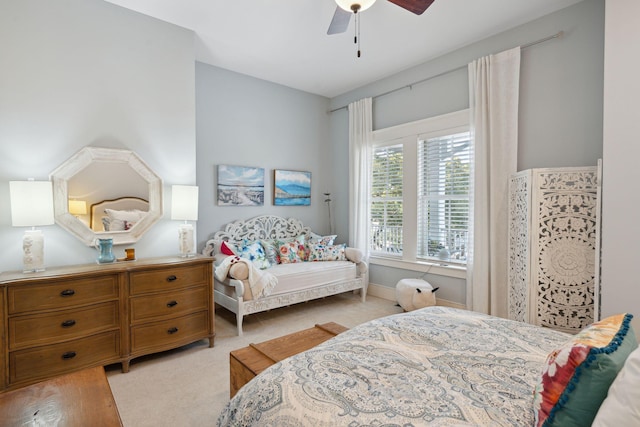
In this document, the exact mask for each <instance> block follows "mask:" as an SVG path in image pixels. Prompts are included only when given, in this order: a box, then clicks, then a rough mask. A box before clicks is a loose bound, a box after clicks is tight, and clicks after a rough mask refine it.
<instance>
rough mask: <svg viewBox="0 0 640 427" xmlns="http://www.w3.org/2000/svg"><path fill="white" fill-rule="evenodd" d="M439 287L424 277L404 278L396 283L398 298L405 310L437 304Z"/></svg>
mask: <svg viewBox="0 0 640 427" xmlns="http://www.w3.org/2000/svg"><path fill="white" fill-rule="evenodd" d="M437 290H438V288H435V289H434V288H433V286H431V285H430V284H429V282H427V281H425V280H422V279H402V280H400V281H399V282H398V283H397V284H396V300H397V301H398V304H400V307H402V308H403V309H404V310H405V311H412V310H416V309H418V308H424V307H430V306H432V305H436V294H435V292H436V291H437Z"/></svg>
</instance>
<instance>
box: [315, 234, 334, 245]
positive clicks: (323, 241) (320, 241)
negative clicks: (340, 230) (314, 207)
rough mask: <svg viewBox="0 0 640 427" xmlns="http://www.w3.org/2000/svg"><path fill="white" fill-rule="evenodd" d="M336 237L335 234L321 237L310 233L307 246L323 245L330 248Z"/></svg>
mask: <svg viewBox="0 0 640 427" xmlns="http://www.w3.org/2000/svg"><path fill="white" fill-rule="evenodd" d="M336 237H338V235H337V234H332V235H329V236H321V235H319V234H316V233H314V232H311V237H310V238H309V244H317V245H325V246H331V245H333V241H334V240H335V239H336Z"/></svg>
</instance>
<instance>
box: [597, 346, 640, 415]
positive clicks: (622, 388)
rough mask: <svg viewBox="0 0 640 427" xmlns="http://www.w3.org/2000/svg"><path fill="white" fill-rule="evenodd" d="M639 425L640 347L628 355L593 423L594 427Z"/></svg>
mask: <svg viewBox="0 0 640 427" xmlns="http://www.w3.org/2000/svg"><path fill="white" fill-rule="evenodd" d="M637 426H640V347H638V348H636V349H635V350H634V351H633V353H631V354H630V355H629V357H627V361H626V362H624V366H623V367H622V370H621V371H620V372H619V373H618V376H617V377H616V379H615V380H614V381H613V384H611V387H609V393H608V394H607V398H606V399H605V400H604V402H602V405H601V406H600V409H599V410H598V413H597V414H596V418H595V420H593V424H592V427H637Z"/></svg>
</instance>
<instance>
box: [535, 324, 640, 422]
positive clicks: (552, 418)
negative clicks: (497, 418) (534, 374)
mask: <svg viewBox="0 0 640 427" xmlns="http://www.w3.org/2000/svg"><path fill="white" fill-rule="evenodd" d="M632 317H633V316H632V315H631V314H619V315H616V316H611V317H608V318H606V319H603V320H601V321H599V322H596V323H593V324H592V325H590V326H588V327H586V328H585V329H583V330H582V331H581V332H579V333H578V334H577V335H575V336H574V337H573V338H572V339H571V340H570V341H568V342H567V343H565V344H564V345H563V346H562V347H560V348H558V349H556V350H554V351H553V352H551V353H550V354H549V356H547V361H546V363H545V366H544V368H543V372H542V375H541V378H540V382H539V383H538V385H537V386H536V390H535V395H534V402H533V405H534V406H533V409H534V412H535V419H536V425H537V426H538V427H540V426H545V427H551V426H561V427H565V426H590V425H591V423H592V422H593V419H594V417H595V415H596V413H597V412H598V408H600V405H601V404H602V401H603V400H604V399H605V397H606V396H607V391H608V390H609V386H610V385H611V383H612V382H613V380H614V379H615V377H616V375H617V374H618V372H619V371H620V369H621V368H622V366H623V365H624V363H625V360H626V359H627V356H629V354H630V353H631V352H632V351H633V350H634V349H635V348H636V347H637V346H638V343H637V341H636V337H635V333H634V331H633V327H631V325H630V321H631V318H632Z"/></svg>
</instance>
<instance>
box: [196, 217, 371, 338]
mask: <svg viewBox="0 0 640 427" xmlns="http://www.w3.org/2000/svg"><path fill="white" fill-rule="evenodd" d="M300 235H305V236H310V235H311V229H310V228H309V227H306V226H304V225H303V224H302V222H301V221H299V220H298V219H295V218H288V219H286V218H282V217H278V216H272V215H264V216H258V217H255V218H251V219H248V220H238V221H235V222H232V223H229V224H227V225H226V226H225V227H224V230H222V231H218V232H216V233H214V234H213V238H212V239H210V240H208V241H207V243H206V245H205V247H204V249H203V251H202V253H203V254H205V255H209V256H215V257H216V261H215V263H216V265H217V266H218V265H220V263H221V260H222V258H224V257H225V255H222V254H221V253H220V244H221V242H222V241H227V242H230V243H232V244H234V245H242V244H243V243H244V242H247V241H250V242H255V241H263V240H274V239H277V240H287V239H293V238H296V237H297V236H300ZM345 253H346V257H347V260H346V261H324V262H299V263H293V264H277V265H273V266H272V267H270V268H268V269H267V270H265V271H267V272H269V273H271V274H273V275H274V276H275V277H276V278H277V282H278V283H277V285H276V286H275V288H273V290H271V291H270V293H269V294H268V295H266V296H261V297H259V298H254V297H253V295H252V293H251V289H250V286H249V283H248V281H247V280H237V279H233V278H231V277H226V279H224V280H222V281H221V280H218V278H217V277H215V275H214V298H215V302H216V303H217V304H219V305H221V306H222V307H224V308H226V309H228V310H230V311H231V312H233V313H235V314H236V322H237V328H238V335H242V320H243V317H244V316H246V315H249V314H253V313H258V312H262V311H267V310H271V309H274V308H279V307H284V306H288V305H291V304H296V303H299V302H304V301H309V300H313V299H317V298H323V297H326V296H329V295H336V294H339V293H342V292H347V291H354V290H359V291H360V295H361V299H362V302H364V301H365V298H366V294H367V280H366V277H367V265H366V263H365V262H363V261H362V253H361V252H360V251H359V250H357V249H354V248H347V249H346V250H345Z"/></svg>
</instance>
